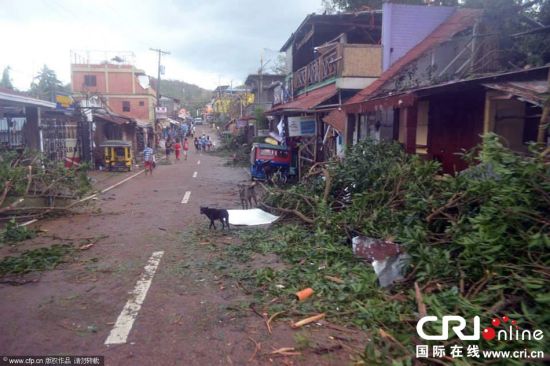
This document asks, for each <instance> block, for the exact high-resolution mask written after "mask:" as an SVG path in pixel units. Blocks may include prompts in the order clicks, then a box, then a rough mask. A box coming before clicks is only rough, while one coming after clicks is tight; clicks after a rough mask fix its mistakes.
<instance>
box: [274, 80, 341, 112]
mask: <svg viewBox="0 0 550 366" xmlns="http://www.w3.org/2000/svg"><path fill="white" fill-rule="evenodd" d="M337 93H338V89H336V84H330V85H327V86H323V87H322V88H319V89H315V90H312V91H310V92H308V93H306V94H302V95H300V96H298V97H297V98H296V99H294V100H293V101H291V102H288V103H284V104H279V105H276V106H274V107H273V108H271V110H269V111H267V112H266V114H283V113H284V112H311V111H313V110H314V108H315V107H317V106H318V105H319V104H321V103H323V102H324V101H326V100H327V99H329V98H332V97H333V96H335V95H336V94H337Z"/></svg>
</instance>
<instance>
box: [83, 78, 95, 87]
mask: <svg viewBox="0 0 550 366" xmlns="http://www.w3.org/2000/svg"><path fill="white" fill-rule="evenodd" d="M84 85H85V86H96V85H97V80H96V77H95V75H84Z"/></svg>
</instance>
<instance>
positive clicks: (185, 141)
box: [183, 137, 189, 160]
mask: <svg viewBox="0 0 550 366" xmlns="http://www.w3.org/2000/svg"><path fill="white" fill-rule="evenodd" d="M188 151H189V141H187V137H186V138H185V139H184V140H183V159H184V160H187V152H188Z"/></svg>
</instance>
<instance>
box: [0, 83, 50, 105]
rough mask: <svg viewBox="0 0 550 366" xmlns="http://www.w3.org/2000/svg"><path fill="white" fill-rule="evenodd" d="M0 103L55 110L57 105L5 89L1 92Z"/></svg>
mask: <svg viewBox="0 0 550 366" xmlns="http://www.w3.org/2000/svg"><path fill="white" fill-rule="evenodd" d="M0 102H3V103H2V104H3V105H6V104H15V105H23V106H33V107H45V108H51V109H55V106H56V104H55V103H52V102H48V101H45V100H42V99H36V98H31V97H28V96H26V95H22V94H20V93H17V92H13V91H11V90H8V89H3V88H2V89H1V90H0Z"/></svg>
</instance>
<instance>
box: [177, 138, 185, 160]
mask: <svg viewBox="0 0 550 366" xmlns="http://www.w3.org/2000/svg"><path fill="white" fill-rule="evenodd" d="M185 141H187V139H185ZM174 151H175V152H176V160H180V155H181V144H180V139H176V143H175V144H174ZM185 160H187V153H185Z"/></svg>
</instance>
